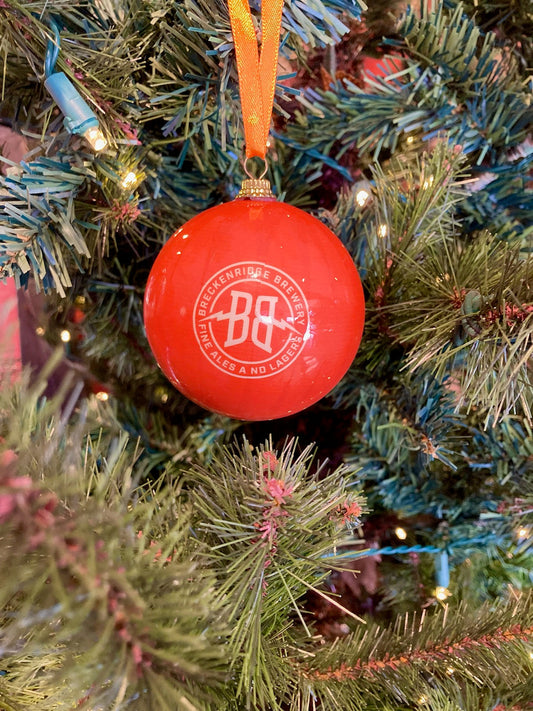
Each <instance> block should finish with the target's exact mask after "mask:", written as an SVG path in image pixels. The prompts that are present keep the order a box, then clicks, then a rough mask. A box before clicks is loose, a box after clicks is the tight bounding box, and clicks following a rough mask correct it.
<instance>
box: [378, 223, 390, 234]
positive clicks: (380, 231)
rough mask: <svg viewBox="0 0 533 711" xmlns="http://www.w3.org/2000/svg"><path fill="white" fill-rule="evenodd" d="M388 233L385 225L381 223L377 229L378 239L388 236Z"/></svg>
mask: <svg viewBox="0 0 533 711" xmlns="http://www.w3.org/2000/svg"><path fill="white" fill-rule="evenodd" d="M388 232H389V230H388V228H387V225H386V224H384V223H383V224H382V225H380V226H379V227H378V235H379V236H380V237H386V236H387V234H388Z"/></svg>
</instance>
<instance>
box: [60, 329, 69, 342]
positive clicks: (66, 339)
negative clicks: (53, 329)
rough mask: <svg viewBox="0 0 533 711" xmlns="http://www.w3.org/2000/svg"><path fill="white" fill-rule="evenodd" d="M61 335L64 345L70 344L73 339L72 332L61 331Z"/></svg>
mask: <svg viewBox="0 0 533 711" xmlns="http://www.w3.org/2000/svg"><path fill="white" fill-rule="evenodd" d="M60 335H61V340H62V341H63V343H68V342H69V341H70V338H71V336H70V331H67V329H66V328H65V329H64V330H63V331H61V334H60Z"/></svg>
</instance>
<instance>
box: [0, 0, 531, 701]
mask: <svg viewBox="0 0 533 711" xmlns="http://www.w3.org/2000/svg"><path fill="white" fill-rule="evenodd" d="M0 5H1V7H0V26H1V29H2V37H3V40H2V49H3V52H2V62H3V72H2V76H3V79H2V86H3V89H2V100H1V114H0V115H1V117H2V121H3V123H4V124H5V127H6V133H7V134H9V135H7V138H6V142H8V143H9V142H10V140H11V139H12V140H13V141H15V140H16V141H18V142H19V143H20V142H21V140H22V139H21V136H22V137H23V142H25V144H26V145H27V155H26V156H25V158H24V160H21V161H20V160H18V158H16V159H13V154H12V153H9V152H8V151H7V150H2V153H3V154H4V156H6V158H5V160H4V162H5V165H6V169H5V171H4V173H5V176H4V177H3V178H2V181H1V182H2V185H1V189H2V203H1V215H0V240H1V244H2V252H1V255H0V260H1V261H0V266H1V269H2V276H3V277H4V278H9V279H14V281H15V283H16V285H17V286H18V287H19V289H20V292H21V293H22V294H24V293H31V292H32V291H35V290H36V291H38V292H44V293H45V297H44V300H42V301H38V302H37V301H35V302H33V303H42V304H43V306H42V312H40V313H38V314H37V316H36V319H37V320H36V321H35V322H33V323H32V325H31V326H29V325H28V322H27V321H25V322H24V323H23V324H22V334H23V336H24V332H25V330H26V332H27V331H28V329H29V328H31V329H32V330H33V331H34V334H33V335H34V337H37V338H39V339H41V340H43V341H44V340H46V341H47V342H48V343H50V344H52V345H53V346H57V347H58V355H56V357H55V360H54V359H52V361H50V362H49V363H48V364H46V365H44V368H43V370H42V371H41V373H40V374H39V373H36V372H35V369H34V371H33V372H32V373H29V372H28V373H26V374H25V375H24V376H23V377H22V379H21V380H20V381H19V382H18V383H12V382H10V381H9V378H4V382H3V387H2V391H1V393H0V400H1V405H0V428H1V431H0V435H1V437H2V439H1V440H0V446H1V453H0V538H1V543H2V545H1V546H0V560H1V562H2V569H3V570H4V571H6V573H5V574H4V575H3V576H2V580H1V581H0V599H1V601H2V622H1V626H0V650H1V658H0V659H1V662H0V708H1V709H5V710H6V711H12V710H15V711H21V710H22V709H24V710H26V709H56V708H57V709H62V708H64V709H74V708H80V709H83V708H85V709H92V710H93V711H94V710H95V709H101V710H104V709H105V710H106V711H108V710H109V711H110V710H111V709H114V710H116V711H118V710H119V709H135V710H137V709H138V710H139V711H143V709H154V710H155V709H157V711H167V710H168V711H170V710H172V711H173V710H175V709H180V710H181V709H183V710H185V711H191V709H205V710H209V711H214V710H215V709H216V710H217V711H218V710H221V711H222V710H227V711H230V710H231V711H237V710H240V709H253V710H254V711H266V710H267V709H269V710H274V711H275V710H278V711H281V710H282V709H283V710H284V709H291V710H295V711H296V710H298V711H311V710H312V709H313V710H314V709H321V710H322V709H324V710H327V709H331V710H332V709H343V710H344V709H346V711H352V710H353V711H362V710H363V709H369V710H375V711H377V710H378V709H379V710H380V711H381V710H391V711H392V710H394V711H399V710H400V709H402V710H403V709H420V710H422V709H428V710H432V711H452V710H453V711H459V709H468V711H504V710H506V709H507V710H510V709H516V710H523V709H526V708H528V707H530V706H531V702H532V700H533V688H532V678H533V675H532V665H533V660H532V654H533V640H532V615H533V608H532V605H531V596H530V594H529V590H530V588H531V581H532V557H531V526H532V525H533V524H532V520H531V510H532V501H533V486H532V481H533V432H532V429H531V419H532V417H531V408H532V400H533V398H532V384H531V363H530V361H531V354H532V352H533V298H532V293H531V283H532V276H533V275H532V265H531V259H530V256H529V255H530V252H531V234H532V233H531V224H532V223H531V216H532V210H533V202H532V198H531V189H530V168H531V160H532V151H531V142H530V131H531V119H532V109H531V97H530V88H531V87H530V81H531V78H530V74H529V73H528V72H529V69H528V66H529V64H530V59H531V56H532V52H531V35H532V33H531V30H532V19H531V10H530V8H528V6H527V5H525V4H522V3H520V4H519V3H509V5H508V7H507V6H506V8H505V11H503V10H502V7H501V6H500V5H498V4H494V3H493V2H492V1H491V0H487V1H486V2H485V1H483V2H476V3H468V2H467V3H465V4H459V3H457V2H455V0H446V2H443V3H432V4H431V7H428V6H426V5H423V6H422V7H407V6H405V5H403V4H395V3H385V4H383V3H377V2H376V3H372V6H371V7H370V8H368V9H367V8H365V6H364V5H363V3H359V2H357V1H355V0H354V1H353V2H350V1H349V0H345V1H344V0H343V1H342V2H338V1H337V0H335V2H330V0H324V1H321V0H311V1H310V2H307V3H306V4H303V3H297V2H287V3H286V4H285V6H284V8H283V15H282V32H281V38H280V39H281V48H280V64H279V67H280V69H279V72H278V73H279V74H280V76H278V84H277V86H276V93H275V109H274V120H273V129H272V130H271V133H270V144H271V145H270V149H269V151H270V161H269V171H268V177H269V179H270V181H271V183H272V186H273V190H274V193H275V196H276V198H277V199H278V200H283V201H285V202H287V203H290V204H292V205H295V206H298V207H300V208H303V209H305V210H307V211H309V212H314V214H315V216H317V217H318V218H319V219H320V220H321V221H322V222H323V223H324V224H325V225H326V226H327V227H328V228H329V229H330V230H332V231H333V232H334V233H335V234H336V235H337V236H338V237H339V238H340V239H341V240H342V242H343V243H344V245H345V247H346V249H347V250H348V252H349V253H350V255H351V256H352V259H353V261H354V264H355V265H356V267H357V269H358V271H359V273H360V275H361V279H362V282H363V287H364V291H365V297H366V314H367V320H366V326H365V332H364V335H363V339H362V342H361V346H360V349H359V352H358V354H357V357H356V358H355V360H354V362H353V364H352V366H351V368H350V370H349V371H348V373H347V374H346V376H345V377H344V378H343V380H342V381H341V382H340V383H339V385H338V386H337V387H336V388H335V389H334V390H333V391H332V392H331V393H330V394H329V395H328V396H327V397H325V398H323V399H322V400H321V401H320V402H319V403H317V404H316V405H314V406H313V407H312V408H309V409H308V410H305V411H303V412H301V413H299V414H297V415H293V416H291V417H287V418H282V419H279V420H274V421H271V422H248V421H240V420H233V419H231V418H229V417H226V416H223V415H217V414H213V413H210V412H208V411H206V410H203V409H201V408H200V407H199V406H197V405H195V404H194V403H192V402H190V401H188V400H187V399H186V398H184V397H183V396H181V395H180V394H179V393H178V392H177V391H175V390H174V389H173V388H172V386H171V385H170V383H169V382H168V381H167V380H166V378H165V377H164V375H163V374H162V373H161V372H160V370H159V369H158V367H157V365H156V363H155V360H154V358H153V356H152V354H151V352H150V349H149V345H148V341H147V339H146V334H145V331H144V323H143V317H142V316H143V314H142V304H143V298H144V292H145V287H146V283H147V280H148V275H149V272H150V270H151V269H152V265H153V263H154V260H155V259H156V255H157V254H158V253H159V252H160V250H161V248H162V247H163V245H164V244H165V243H167V241H168V238H169V237H170V235H171V234H172V233H173V232H174V231H175V229H176V227H179V226H180V225H182V224H185V223H186V222H187V220H190V219H191V218H193V217H195V216H196V215H197V214H199V213H200V212H201V211H202V210H205V209H206V208H209V207H212V206H215V205H217V204H220V203H222V202H228V201H230V200H233V199H234V198H235V197H236V195H237V193H238V190H239V187H240V183H241V180H242V177H243V170H242V167H241V160H240V158H241V156H242V154H243V135H242V133H243V132H242V131H241V118H240V117H241V109H240V101H239V96H238V91H237V72H236V66H235V56H234V51H233V49H234V48H233V39H232V34H231V28H230V20H229V14H228V9H227V6H226V4H225V3H224V2H213V3H206V2H201V1H199V0H198V1H197V0H187V2H176V1H175V0H150V2H142V1H141V0H121V1H119V0H85V1H84V2H80V3H76V4H72V3H69V2H66V0H65V1H64V0H59V1H58V2H54V3H49V2H47V1H46V0H42V1H41V0H35V2H31V3H30V2H16V1H11V0H10V1H9V2H2V3H0ZM258 10H259V7H255V6H254V5H252V11H253V14H254V17H255V18H256V20H257V34H258V38H259V39H261V27H260V23H259V12H257V11H258ZM389 55H390V59H387V57H388V56H389ZM376 56H377V57H381V58H383V64H382V68H381V69H380V70H379V71H376V72H375V73H374V74H371V73H369V71H368V70H369V67H370V66H374V65H373V64H371V62H373V61H374V59H375V58H376ZM61 73H62V74H63V75H64V76H65V77H66V79H67V80H68V82H66V83H65V80H64V79H62V78H61V79H58V78H57V75H58V74H61ZM53 77H55V78H53ZM51 78H52V79H51ZM47 86H52V89H51V91H52V90H53V93H54V98H52V96H51V95H50V94H49V93H48V90H47V88H46V87H47ZM65 97H66V98H68V101H67V100H66V98H65ZM78 97H79V99H81V101H80V100H79V99H78ZM56 102H57V103H56ZM72 102H73V103H72ZM64 119H67V121H66V127H65V125H64ZM95 131H96V132H97V133H95ZM89 132H90V133H89ZM87 134H89V135H87ZM84 136H85V137H84ZM88 139H91V140H90V142H88ZM95 149H99V150H95ZM8 154H9V155H11V157H8ZM302 256H304V255H302ZM208 276H209V275H208ZM334 326H335V324H332V328H334ZM26 342H28V340H27V339H26ZM23 343H24V339H23ZM175 347H176V348H177V349H179V348H180V343H179V342H177V343H176V344H175ZM182 347H183V348H184V349H185V344H182ZM22 350H23V357H24V352H25V349H24V347H23V349H22ZM58 359H63V362H65V360H66V363H67V364H69V367H68V368H66V372H68V373H69V375H68V376H67V378H66V379H65V380H64V382H63V383H62V385H60V386H59V388H57V387H56V388H55V392H53V389H52V388H51V387H50V381H51V379H52V376H51V374H53V373H54V372H55V374H56V375H55V378H56V380H57V372H58V367H59V366H58ZM41 365H43V364H41ZM61 368H62V371H61V372H64V371H65V366H64V365H63V366H61ZM30 381H31V382H30ZM206 386H207V387H208V386H209V383H206ZM46 387H48V390H47V393H48V397H47V398H43V393H44V391H45V388H46ZM252 405H253V403H252ZM313 443H314V444H313ZM357 571H359V572H357Z"/></svg>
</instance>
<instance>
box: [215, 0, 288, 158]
mask: <svg viewBox="0 0 533 711" xmlns="http://www.w3.org/2000/svg"><path fill="white" fill-rule="evenodd" d="M228 9H229V15H230V20H231V30H232V33H233V41H234V43H235V54H236V57H237V72H238V74H239V92H240V96H241V106H242V116H243V123H244V138H245V142H246V158H254V157H258V158H263V159H264V158H265V156H266V149H267V139H268V132H269V130H270V119H271V117H272V106H273V104H274V92H275V89H276V77H277V68H278V51H279V34H280V30H281V13H282V10H283V0H262V4H261V33H262V41H261V54H260V53H259V47H258V42H257V37H256V32H255V27H254V21H253V18H252V13H251V11H250V6H249V4H248V0H228Z"/></svg>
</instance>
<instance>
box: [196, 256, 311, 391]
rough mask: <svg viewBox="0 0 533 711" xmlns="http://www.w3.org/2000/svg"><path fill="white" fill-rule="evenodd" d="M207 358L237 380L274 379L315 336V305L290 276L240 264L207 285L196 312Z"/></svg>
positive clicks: (267, 267) (257, 265)
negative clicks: (311, 309) (312, 325)
mask: <svg viewBox="0 0 533 711" xmlns="http://www.w3.org/2000/svg"><path fill="white" fill-rule="evenodd" d="M193 328H194V334H195V336H196V340H197V341H198V345H199V346H200V348H201V350H202V353H203V354H204V355H205V357H206V358H207V359H208V360H209V361H210V362H211V363H212V364H213V365H214V366H215V367H216V368H218V369H219V370H222V371H224V372H225V373H228V374H230V375H233V376H235V377H236V378H268V377H270V376H272V375H276V373H279V372H280V371H282V370H284V369H285V368H287V367H288V366H289V365H290V364H291V363H293V362H294V360H295V359H296V358H297V357H298V356H299V355H300V353H301V352H302V349H303V346H304V344H305V341H306V340H307V339H308V338H309V308H308V305H307V301H306V299H305V296H304V294H303V291H302V290H301V288H300V287H299V286H298V284H297V283H296V282H295V281H294V279H292V278H291V277H290V276H289V275H288V274H286V273H285V272H283V271H281V269H278V268H277V267H272V266H270V265H269V264H264V263H263V262H237V263H236V264H230V265H228V266H227V267H225V268H224V269H220V270H219V271H218V272H217V273H216V274H213V276H212V277H210V279H208V280H207V281H206V283H205V284H204V285H203V287H202V289H201V290H200V293H199V295H198V298H197V299H196V303H195V305H194V312H193Z"/></svg>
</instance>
